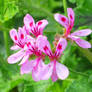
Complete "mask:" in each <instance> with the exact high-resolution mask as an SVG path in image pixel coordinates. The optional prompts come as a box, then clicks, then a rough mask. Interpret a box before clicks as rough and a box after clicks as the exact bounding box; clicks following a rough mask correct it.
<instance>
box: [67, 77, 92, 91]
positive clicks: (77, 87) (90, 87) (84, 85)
mask: <svg viewBox="0 0 92 92" xmlns="http://www.w3.org/2000/svg"><path fill="white" fill-rule="evenodd" d="M65 92H92V83H90V82H89V81H88V78H87V77H80V78H79V79H78V80H77V79H76V80H74V81H73V82H72V83H71V84H70V86H69V87H68V88H67V89H66V91H65Z"/></svg>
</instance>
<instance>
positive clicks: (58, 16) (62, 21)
mask: <svg viewBox="0 0 92 92" xmlns="http://www.w3.org/2000/svg"><path fill="white" fill-rule="evenodd" d="M54 18H55V20H56V21H57V22H59V23H60V24H61V25H62V26H64V27H65V28H68V27H69V20H68V18H67V17H65V16H64V15H61V14H59V13H56V14H55V15H54Z"/></svg>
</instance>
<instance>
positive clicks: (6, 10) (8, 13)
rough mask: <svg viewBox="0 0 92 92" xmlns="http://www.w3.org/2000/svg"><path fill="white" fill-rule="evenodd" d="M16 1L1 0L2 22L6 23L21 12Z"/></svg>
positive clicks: (0, 12)
mask: <svg viewBox="0 0 92 92" xmlns="http://www.w3.org/2000/svg"><path fill="white" fill-rule="evenodd" d="M16 2H17V0H16V1H10V0H0V22H5V21H7V20H9V19H11V18H12V17H13V16H15V14H16V13H18V12H19V10H18V6H17V5H16Z"/></svg>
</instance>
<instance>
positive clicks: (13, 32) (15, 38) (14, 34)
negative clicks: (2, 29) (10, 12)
mask: <svg viewBox="0 0 92 92" xmlns="http://www.w3.org/2000/svg"><path fill="white" fill-rule="evenodd" d="M10 37H11V39H12V40H13V41H14V42H15V43H18V34H17V31H16V29H12V30H10Z"/></svg>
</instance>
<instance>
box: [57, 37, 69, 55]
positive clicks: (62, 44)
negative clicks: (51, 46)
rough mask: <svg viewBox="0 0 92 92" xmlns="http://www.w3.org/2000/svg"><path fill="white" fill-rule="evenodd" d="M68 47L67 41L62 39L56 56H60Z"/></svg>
mask: <svg viewBox="0 0 92 92" xmlns="http://www.w3.org/2000/svg"><path fill="white" fill-rule="evenodd" d="M66 46H67V41H66V40H65V39H64V38H60V40H59V42H58V44H57V46H56V51H55V56H60V55H61V53H62V52H63V51H64V50H65V48H66Z"/></svg>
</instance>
